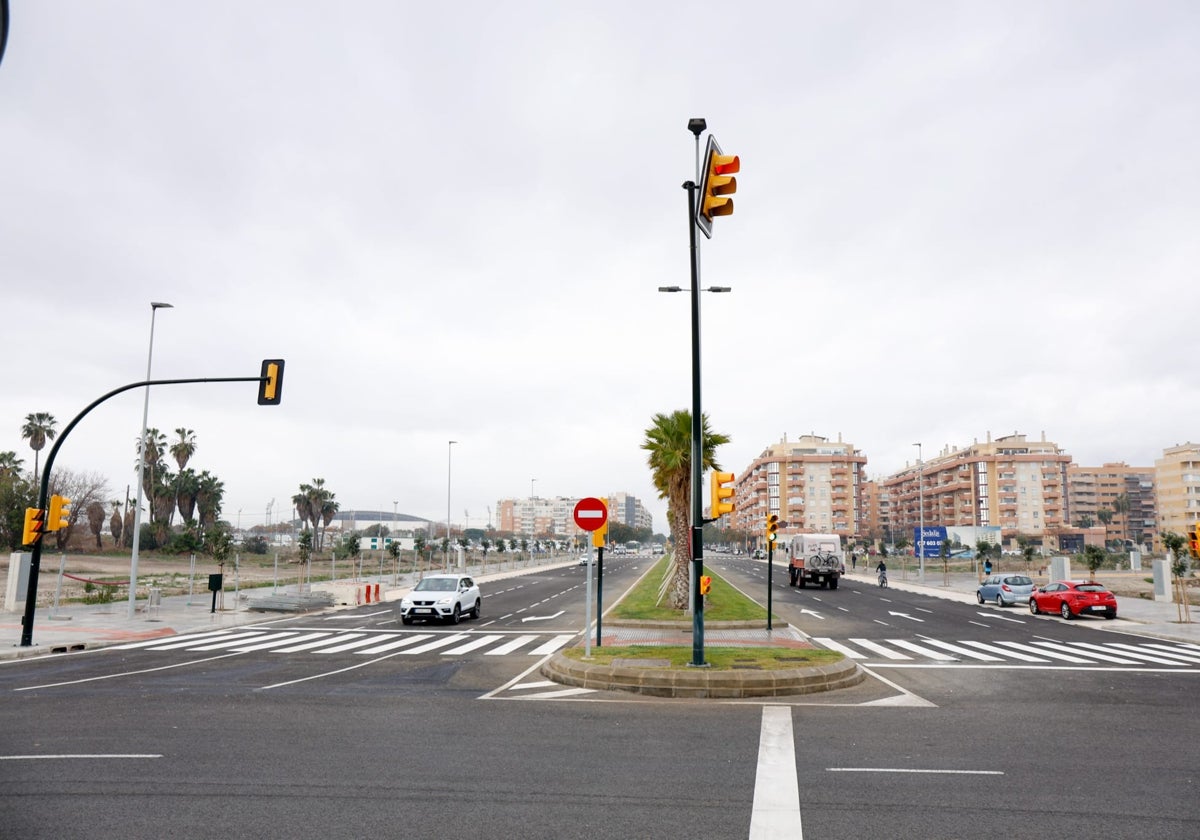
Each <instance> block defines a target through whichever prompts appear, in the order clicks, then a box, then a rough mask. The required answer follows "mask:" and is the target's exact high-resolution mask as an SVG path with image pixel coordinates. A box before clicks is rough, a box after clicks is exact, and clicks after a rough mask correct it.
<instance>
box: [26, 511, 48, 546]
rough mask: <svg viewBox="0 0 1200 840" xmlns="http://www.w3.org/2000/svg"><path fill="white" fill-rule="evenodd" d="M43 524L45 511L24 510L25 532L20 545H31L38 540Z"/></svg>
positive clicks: (44, 522) (40, 536)
mask: <svg viewBox="0 0 1200 840" xmlns="http://www.w3.org/2000/svg"><path fill="white" fill-rule="evenodd" d="M45 524H46V511H44V510H42V509H41V508H25V531H24V533H23V534H22V536H21V545H33V544H34V543H36V542H37V541H38V540H40V539H41V538H42V532H43V531H44V530H45V528H44V526H45Z"/></svg>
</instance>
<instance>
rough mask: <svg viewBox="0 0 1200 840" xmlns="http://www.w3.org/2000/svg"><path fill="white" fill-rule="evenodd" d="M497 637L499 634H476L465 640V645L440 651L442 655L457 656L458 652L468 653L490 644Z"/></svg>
mask: <svg viewBox="0 0 1200 840" xmlns="http://www.w3.org/2000/svg"><path fill="white" fill-rule="evenodd" d="M499 638H500V637H499V636H492V635H487V636H477V637H475V638H474V639H472V640H471V641H469V642H467V643H466V644H465V645H459V646H458V647H456V648H450V650H444V651H442V656H458V655H459V654H460V653H470V652H471V651H473V650H477V649H479V648H481V647H485V646H487V645H490V644H491V643H492V642H494V641H496V640H497V639H499Z"/></svg>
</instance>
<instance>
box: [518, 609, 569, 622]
mask: <svg viewBox="0 0 1200 840" xmlns="http://www.w3.org/2000/svg"><path fill="white" fill-rule="evenodd" d="M564 612H566V610H559V611H558V612H556V613H555V614H554V615H527V616H525V617H524V618H522V619H521V621H549V620H550V619H552V618H558V617H559V616H560V615H562V614H563V613H564Z"/></svg>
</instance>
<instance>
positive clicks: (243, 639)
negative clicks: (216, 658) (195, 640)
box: [159, 633, 295, 650]
mask: <svg viewBox="0 0 1200 840" xmlns="http://www.w3.org/2000/svg"><path fill="white" fill-rule="evenodd" d="M293 635H295V634H293ZM265 638H267V637H266V635H265V634H263V633H244V634H240V635H238V636H235V637H233V638H231V639H224V640H222V641H219V642H214V643H212V644H205V645H198V646H196V647H190V646H189V647H188V649H189V650H222V649H223V648H233V647H237V646H238V645H243V644H246V643H247V642H249V640H251V639H265ZM175 647H181V645H170V646H169V647H168V648H159V650H163V649H166V650H170V649H171V648H175Z"/></svg>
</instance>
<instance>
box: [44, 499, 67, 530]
mask: <svg viewBox="0 0 1200 840" xmlns="http://www.w3.org/2000/svg"><path fill="white" fill-rule="evenodd" d="M70 524H71V500H70V499H68V498H67V497H66V496H57V495H55V496H51V497H50V513H49V514H47V516H46V526H45V530H47V531H61V530H62V529H63V528H66V527H67V526H68V525H70Z"/></svg>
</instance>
